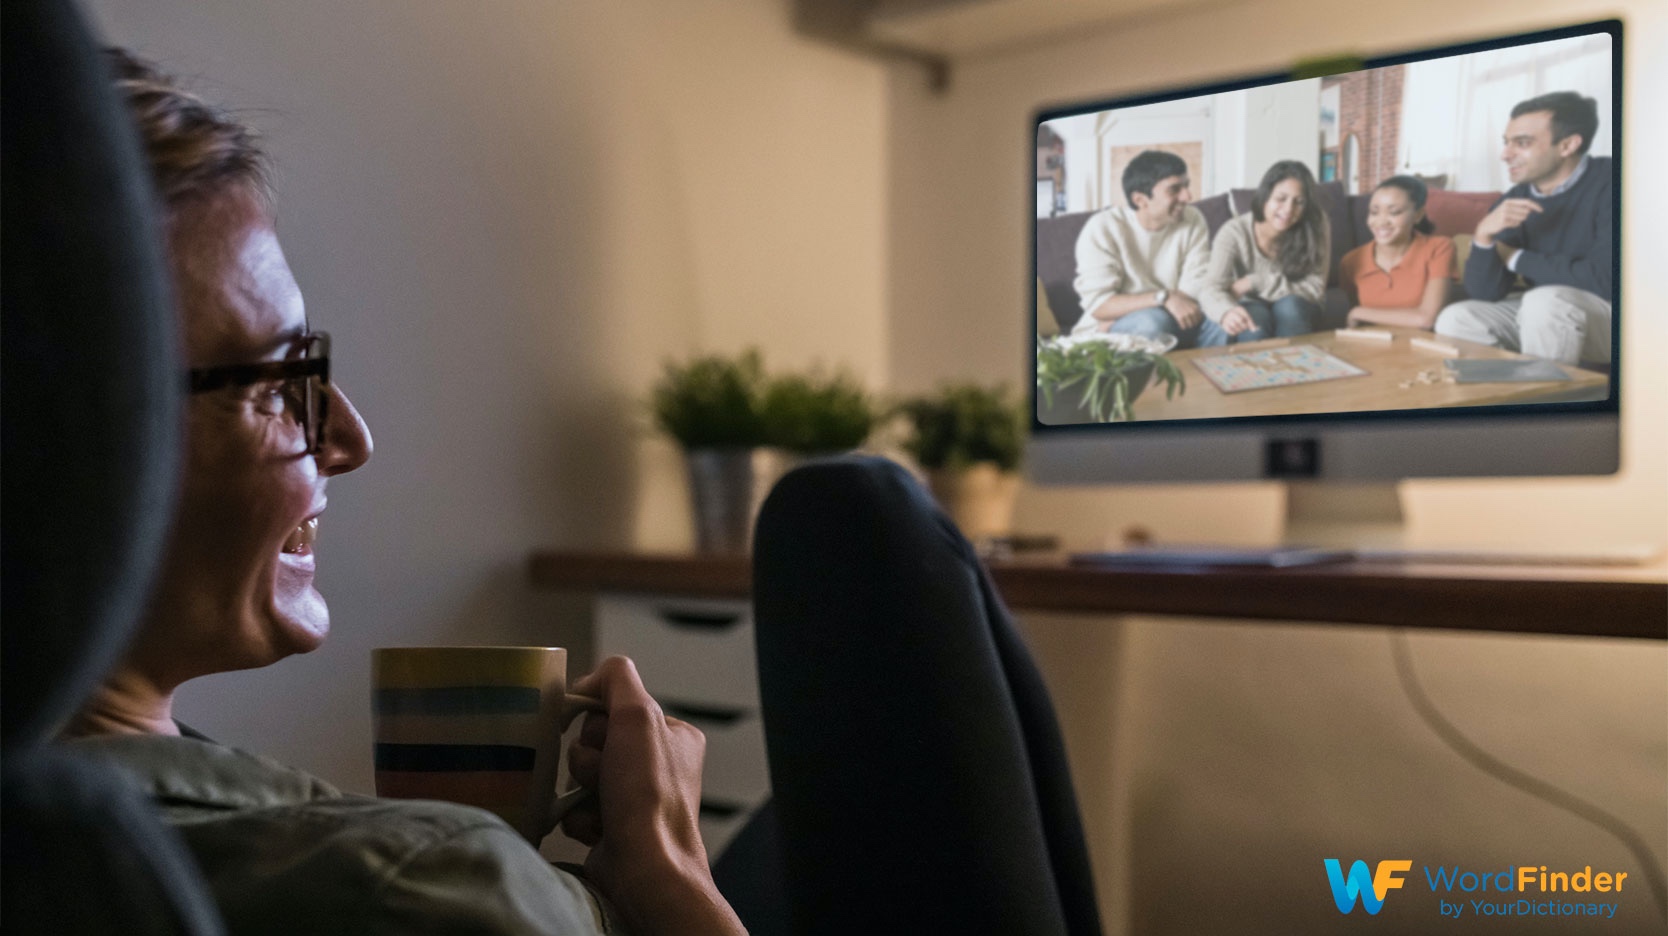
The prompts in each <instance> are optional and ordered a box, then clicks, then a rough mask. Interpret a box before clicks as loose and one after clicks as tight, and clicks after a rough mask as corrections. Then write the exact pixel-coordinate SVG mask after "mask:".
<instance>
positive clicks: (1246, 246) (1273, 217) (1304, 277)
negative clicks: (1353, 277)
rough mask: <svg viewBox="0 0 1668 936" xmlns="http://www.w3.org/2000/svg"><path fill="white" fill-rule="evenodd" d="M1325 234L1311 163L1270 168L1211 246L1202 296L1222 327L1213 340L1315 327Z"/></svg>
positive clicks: (1282, 333)
mask: <svg viewBox="0 0 1668 936" xmlns="http://www.w3.org/2000/svg"><path fill="white" fill-rule="evenodd" d="M1330 238H1331V228H1330V226H1329V225H1328V223H1327V220H1326V213H1325V212H1324V211H1322V210H1321V206H1320V205H1319V203H1318V202H1317V201H1316V194H1315V177H1314V175H1313V174H1311V173H1310V172H1309V167H1307V166H1305V165H1303V164H1302V163H1300V162H1298V161H1296V160H1292V159H1287V160H1282V161H1280V162H1277V163H1275V164H1274V165H1272V166H1270V167H1269V168H1268V171H1267V172H1266V173H1264V174H1263V180H1262V182H1261V184H1259V185H1258V186H1257V192H1256V194H1255V195H1253V196H1252V198H1251V211H1250V212H1249V213H1248V214H1242V215H1238V216H1236V217H1235V218H1233V219H1232V220H1230V221H1229V222H1228V223H1227V224H1224V225H1222V228H1221V230H1219V231H1217V232H1216V239H1215V241H1214V242H1212V244H1211V250H1210V267H1209V268H1208V271H1207V277H1208V285H1207V286H1206V288H1205V290H1204V294H1203V295H1202V296H1201V297H1200V304H1201V305H1202V306H1203V307H1204V311H1205V315H1206V316H1208V317H1209V318H1210V319H1211V320H1212V321H1213V322H1215V323H1216V324H1217V326H1218V327H1219V328H1220V330H1221V334H1220V335H1216V336H1215V338H1216V340H1215V341H1214V342H1211V343H1215V344H1236V343H1241V342H1247V341H1260V340H1262V339H1264V338H1274V337H1283V336H1286V335H1302V334H1307V333H1309V332H1312V331H1314V330H1315V323H1316V322H1317V321H1318V320H1319V318H1320V310H1321V303H1322V301H1323V300H1324V298H1325V295H1326V271H1327V263H1328V261H1329V259H1330V257H1329V252H1330V247H1329V245H1330ZM1200 343H1201V344H1204V343H1206V342H1205V341H1201V342H1200Z"/></svg>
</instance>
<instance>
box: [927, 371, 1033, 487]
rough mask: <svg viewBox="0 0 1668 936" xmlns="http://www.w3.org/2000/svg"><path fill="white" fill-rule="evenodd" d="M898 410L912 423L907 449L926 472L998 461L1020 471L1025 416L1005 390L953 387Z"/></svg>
mask: <svg viewBox="0 0 1668 936" xmlns="http://www.w3.org/2000/svg"><path fill="white" fill-rule="evenodd" d="M897 411H898V412H899V413H901V414H902V415H903V416H905V417H906V418H907V419H908V420H909V423H910V428H911V430H912V431H911V433H910V435H909V438H908V439H907V440H906V441H905V442H904V449H905V450H906V451H908V452H909V454H910V455H911V456H912V457H914V459H915V460H916V461H917V462H919V463H920V465H921V467H923V468H927V469H942V468H950V469H959V468H966V467H968V466H969V465H972V464H974V463H976V462H985V461H988V462H994V463H995V464H996V466H997V467H998V468H1000V469H1002V470H1003V471H1013V470H1014V469H1016V468H1018V467H1019V462H1020V456H1021V455H1022V454H1023V453H1024V451H1025V430H1026V425H1027V422H1026V417H1025V413H1024V411H1023V410H1022V409H1021V408H1020V407H1019V405H1018V404H1016V403H1015V402H1014V401H1012V400H1010V399H1009V394H1008V388H1006V387H981V386H979V385H977V384H949V385H946V386H944V387H942V388H941V389H940V390H939V391H938V392H937V393H936V394H933V395H931V396H924V397H916V398H913V399H909V400H905V401H903V402H902V403H900V404H899V405H898V407H897Z"/></svg>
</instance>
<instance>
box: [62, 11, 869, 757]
mask: <svg viewBox="0 0 1668 936" xmlns="http://www.w3.org/2000/svg"><path fill="white" fill-rule="evenodd" d="M91 7H92V10H93V13H94V15H95V19H96V21H97V23H98V24H99V25H100V27H101V28H102V31H103V33H104V35H105V36H106V38H107V39H108V40H110V41H114V42H119V43H123V44H128V45H132V46H135V47H137V48H138V49H140V50H141V51H143V52H145V53H147V54H149V55H151V56H153V57H155V58H157V59H160V60H161V61H162V62H164V63H165V64H166V65H167V66H168V67H169V68H171V69H172V70H174V71H176V72H180V73H183V74H185V75H188V76H198V77H200V78H201V82H200V87H201V88H202V90H204V91H205V92H207V93H208V94H209V95H210V96H212V97H214V98H216V99H218V100H221V101H224V102H227V103H230V104H233V105H236V106H238V107H240V108H245V109H248V111H249V116H250V117H251V119H253V120H254V121H255V122H256V123H257V124H258V125H259V126H261V127H263V128H264V129H265V130H266V132H267V135H268V137H269V139H270V142H271V148H272V150H273V153H274V156H275V158H276V163H277V166H278V170H279V192H280V195H279V202H280V210H281V214H282V217H281V222H280V226H281V235H282V237H283V239H284V243H285V246H286V249H287V250H288V252H289V255H290V259H291V262H292V264H293V266H294V267H295V270H296V274H297V277H298V278H299V280H300V282H301V285H302V288H303V290H304V291H305V293H306V296H307V300H308V307H309V312H310V314H311V316H312V319H313V322H314V323H315V325H316V326H318V327H323V328H327V329H330V330H331V331H333V332H334V334H335V337H336V350H337V354H338V367H337V374H338V375H339V379H340V381H341V382H342V384H343V385H344V387H346V388H347V390H348V392H349V393H351V394H352V395H353V397H354V399H355V401H356V402H357V404H358V406H359V408H360V409H361V410H362V411H363V412H364V414H365V417H366V419H367V420H368V421H369V422H370V425H371V428H372V431H373V433H374V434H375V437H376V455H375V457H374V459H373V460H372V461H371V463H370V464H369V466H367V467H366V468H365V469H364V470H363V471H362V472H361V473H359V474H357V475H353V476H349V477H345V478H341V479H338V480H337V481H334V482H332V484H331V491H330V495H331V505H330V509H329V511H328V512H327V513H326V514H325V516H324V518H323V523H322V530H321V534H322V536H321V540H320V545H319V555H320V571H319V584H320V588H321V590H323V592H324V593H325V594H326V596H327V597H328V599H329V601H330V604H331V608H332V612H333V614H332V617H333V621H332V623H333V630H334V633H333V634H332V637H331V640H330V642H329V643H328V644H327V645H326V646H325V648H324V649H322V650H320V651H319V652H318V653H315V654H312V655H309V656H307V657H302V658H296V659H292V660H289V661H286V662H284V663H281V664H279V665H277V666H274V667H270V668H268V669H266V670H263V671H260V672H254V673H239V674H234V675H227V676H221V677H214V678H210V679H204V680H200V681H198V682H195V683H192V684H190V685H188V686H187V687H186V688H185V690H183V692H182V694H181V705H180V712H179V714H180V717H182V718H183V719H185V720H187V721H189V722H192V723H194V724H195V725H196V726H197V727H199V728H201V729H202V730H204V731H207V732H208V733H209V734H211V735H214V736H217V737H220V738H223V739H224V740H226V741H228V742H230V743H234V744H237V745H240V746H244V747H249V748H252V749H255V750H260V751H263V752H266V753H269V754H272V755H273V756H275V757H278V758H279V759H281V760H284V761H287V762H290V763H293V764H296V765H298V766H300V767H303V768H307V769H310V770H313V771H315V772H317V773H319V774H322V775H323V776H325V777H326V778H329V779H331V780H333V781H336V782H338V783H342V784H345V785H347V786H348V787H351V788H355V789H361V790H365V789H369V786H370V760H369V750H368V745H369V732H370V724H369V717H368V714H367V709H366V706H367V701H368V700H367V696H366V692H367V686H366V680H367V676H368V660H369V657H368V652H369V649H370V648H371V647H373V646H377V645H382V644H394V643H439V642H471V643H479V642H514V643H533V642H538V643H545V642H560V643H567V644H570V645H574V646H576V648H578V649H580V650H586V649H587V644H586V641H587V631H586V629H585V627H584V626H583V625H584V612H583V605H582V603H580V602H577V601H573V600H561V599H555V598H551V597H549V596H540V595H534V594H532V593H530V592H529V591H528V590H527V589H526V588H525V587H524V586H523V585H522V582H521V575H522V564H523V562H524V559H525V556H526V553H527V551H528V550H529V549H531V548H533V547H536V546H539V545H570V546H572V545H580V544H585V545H596V546H613V547H626V546H631V545H642V546H657V547H675V546H678V545H682V544H685V543H687V542H688V537H689V531H688V525H689V521H688V512H687V508H686V507H685V504H684V497H685V495H684V492H683V486H682V485H683V479H682V477H681V475H680V474H679V472H678V462H677V460H676V456H675V452H674V451H673V450H672V449H671V447H670V446H669V445H666V444H665V443H662V442H659V441H658V440H654V439H652V438H650V436H649V434H648V432H647V430H646V428H645V427H646V416H645V413H644V412H643V411H642V410H641V409H640V408H639V407H638V405H637V402H636V400H637V399H638V397H639V396H640V395H641V394H642V392H643V390H644V388H646V386H647V385H648V383H649V382H650V380H651V379H652V378H653V377H654V376H655V374H656V373H657V372H658V370H659V367H660V362H661V361H662V360H663V359H665V358H666V357H668V356H673V355H678V356H681V355H686V354H689V353H691V352H694V351H697V350H719V351H733V350H738V349H740V348H741V347H743V346H744V345H746V344H749V343H756V344H758V345H760V346H761V347H762V348H764V350H765V352H766V356H767V359H769V360H771V361H773V362H774V363H776V364H777V365H780V366H801V365H805V364H809V363H811V362H812V361H813V360H816V359H823V360H828V361H836V360H838V361H843V362H846V363H847V364H849V365H850V366H852V367H853V368H854V369H856V370H857V371H858V372H859V373H860V374H862V375H863V376H864V377H865V378H866V379H868V380H869V381H871V382H872V383H875V384H879V383H880V382H881V381H883V380H884V378H885V375H886V367H887V360H886V356H885V353H884V340H885V327H886V323H885V319H884V298H885V296H884V291H885V281H884V278H883V272H884V269H885V266H884V263H883V252H884V224H885V204H886V203H885V197H884V196H885V193H884V188H883V180H884V171H885V161H884V152H885V133H886V127H885V96H886V81H885V73H884V69H883V68H881V67H880V66H878V65H874V64H871V63H868V62H865V61H862V60H858V59H855V58H852V57H849V56H845V55H842V54H839V53H837V52H833V51H830V50H828V49H826V48H824V47H822V46H819V45H816V44H813V43H809V42H806V41H804V40H801V39H799V38H797V37H796V36H794V35H793V34H792V32H791V30H790V28H789V24H788V10H787V8H786V6H785V5H783V4H780V3H778V2H775V0H750V2H744V3H737V2H732V0H710V2H679V3H671V4H668V3H661V2H655V0H608V2H604V0H591V2H562V3H550V2H544V0H524V2H495V3H492V4H478V3H470V2H460V0H356V2H351V3H343V2H339V0H285V2H283V3H264V4H254V3H236V4H203V3H194V2H184V0H141V2H133V0H95V2H93V3H92V4H91Z"/></svg>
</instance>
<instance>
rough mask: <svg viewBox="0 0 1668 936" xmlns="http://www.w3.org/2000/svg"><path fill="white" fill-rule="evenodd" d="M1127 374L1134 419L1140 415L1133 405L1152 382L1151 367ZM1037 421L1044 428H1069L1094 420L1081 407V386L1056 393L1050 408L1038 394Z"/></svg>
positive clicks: (1136, 368)
mask: <svg viewBox="0 0 1668 936" xmlns="http://www.w3.org/2000/svg"><path fill="white" fill-rule="evenodd" d="M1127 373H1128V375H1129V403H1130V417H1131V418H1132V419H1135V418H1139V417H1140V415H1141V414H1140V413H1139V412H1137V408H1136V405H1135V403H1136V401H1137V400H1138V399H1140V397H1141V392H1142V391H1143V390H1146V389H1147V384H1149V383H1151V382H1152V379H1153V365H1151V364H1148V365H1146V366H1144V367H1134V368H1131V369H1130V370H1129V371H1127ZM1037 420H1038V421H1039V422H1041V423H1042V424H1043V425H1045V426H1071V425H1077V424H1080V423H1092V422H1094V418H1093V417H1091V416H1090V415H1089V410H1088V409H1087V408H1085V407H1084V406H1083V389H1082V387H1081V386H1076V387H1072V388H1071V389H1069V390H1064V391H1056V392H1055V394H1054V405H1052V406H1049V405H1048V404H1046V403H1045V402H1043V397H1042V394H1041V393H1040V392H1039V393H1038V394H1037Z"/></svg>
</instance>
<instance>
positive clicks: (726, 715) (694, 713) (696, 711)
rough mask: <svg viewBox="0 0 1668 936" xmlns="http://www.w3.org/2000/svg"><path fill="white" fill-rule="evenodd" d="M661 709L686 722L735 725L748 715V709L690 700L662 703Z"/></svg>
mask: <svg viewBox="0 0 1668 936" xmlns="http://www.w3.org/2000/svg"><path fill="white" fill-rule="evenodd" d="M660 709H661V711H663V712H665V713H666V714H668V715H670V716H672V717H673V718H681V719H683V720H684V721H686V722H707V723H709V724H713V725H725V726H728V725H733V724H735V723H736V722H738V721H741V720H742V719H743V718H744V717H746V715H747V710H746V709H738V708H721V707H719V706H716V705H696V704H692V703H689V702H667V701H662V702H661V703H660Z"/></svg>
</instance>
